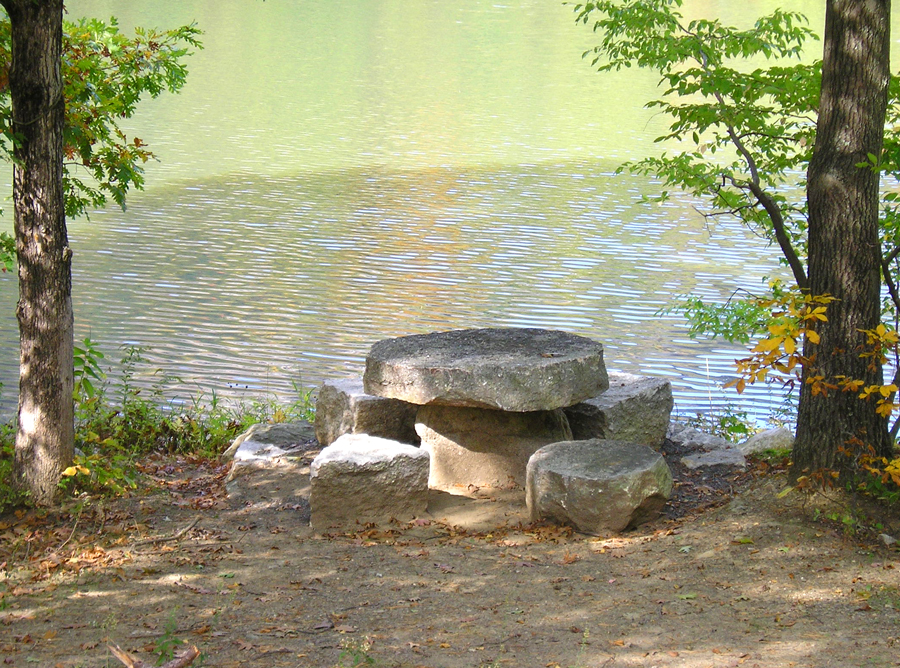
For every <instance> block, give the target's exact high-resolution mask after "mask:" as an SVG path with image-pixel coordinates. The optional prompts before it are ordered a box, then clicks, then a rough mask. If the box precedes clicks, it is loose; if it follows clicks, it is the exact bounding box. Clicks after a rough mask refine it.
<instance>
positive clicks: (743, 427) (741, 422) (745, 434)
mask: <svg viewBox="0 0 900 668" xmlns="http://www.w3.org/2000/svg"><path fill="white" fill-rule="evenodd" d="M686 422H687V424H688V425H689V426H691V427H693V428H694V429H697V430H699V431H702V432H704V433H707V434H713V435H715V436H719V437H721V438H724V439H725V440H726V441H730V442H732V443H740V442H741V441H745V440H747V439H748V438H749V437H751V436H753V434H755V433H756V427H755V423H754V421H753V420H751V418H750V416H749V415H748V414H747V413H746V412H745V411H739V410H737V409H735V408H734V407H733V406H725V407H724V408H721V409H717V410H710V411H708V412H703V413H697V414H696V415H695V416H694V417H691V418H688V419H687V420H686Z"/></svg>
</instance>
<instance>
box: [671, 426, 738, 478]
mask: <svg viewBox="0 0 900 668" xmlns="http://www.w3.org/2000/svg"><path fill="white" fill-rule="evenodd" d="M666 437H667V438H668V439H669V440H670V441H672V442H673V443H675V445H677V446H679V447H680V448H682V449H688V450H693V451H694V452H693V454H690V455H686V456H684V457H682V458H681V463H682V464H684V465H685V466H686V467H687V468H689V469H697V468H700V467H702V466H719V465H722V464H724V465H726V466H739V467H741V468H743V467H744V466H746V465H747V458H746V457H745V456H744V453H743V452H741V449H740V448H738V447H737V446H736V445H735V444H734V443H730V442H729V441H726V440H725V439H724V438H722V437H721V436H715V435H714V434H707V433H705V432H702V431H700V430H698V429H694V428H693V427H688V426H687V425H683V424H679V423H677V422H673V423H672V424H671V425H669V432H668V434H667V435H666Z"/></svg>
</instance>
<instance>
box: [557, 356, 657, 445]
mask: <svg viewBox="0 0 900 668" xmlns="http://www.w3.org/2000/svg"><path fill="white" fill-rule="evenodd" d="M673 405H674V401H673V399H672V384H671V383H670V382H669V381H668V380H666V379H665V378H655V377H653V376H636V375H634V374H630V373H619V372H615V371H613V372H610V374H609V389H607V390H605V391H604V392H602V393H601V394H598V395H597V396H596V397H593V398H591V399H587V400H585V401H582V402H580V403H577V404H575V405H574V406H568V407H566V408H565V409H564V410H565V412H566V417H567V418H568V419H569V426H570V427H571V428H572V437H573V438H574V439H575V440H577V441H586V440H589V439H592V438H603V439H607V440H611V441H628V442H629V443H640V444H641V445H648V446H650V447H651V448H653V449H654V450H659V449H660V448H661V447H662V444H663V441H665V439H666V430H667V429H668V427H669V421H670V419H671V416H672V407H673Z"/></svg>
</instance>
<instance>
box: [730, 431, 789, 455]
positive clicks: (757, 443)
mask: <svg viewBox="0 0 900 668" xmlns="http://www.w3.org/2000/svg"><path fill="white" fill-rule="evenodd" d="M793 445H794V435H793V434H792V433H791V431H790V430H789V429H785V428H784V427H779V428H778V429H767V430H766V431H761V432H759V433H758V434H754V435H753V436H751V437H750V438H748V439H747V440H746V441H744V442H743V443H739V444H738V446H737V447H738V448H740V450H741V452H743V453H744V454H745V455H752V454H756V453H757V452H763V451H765V450H787V449H790V448H791V447H793Z"/></svg>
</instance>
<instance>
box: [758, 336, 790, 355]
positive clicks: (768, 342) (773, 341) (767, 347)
mask: <svg viewBox="0 0 900 668" xmlns="http://www.w3.org/2000/svg"><path fill="white" fill-rule="evenodd" d="M782 341H784V337H781V336H776V337H772V338H769V339H764V340H762V341H760V342H759V343H757V344H756V347H755V348H753V352H755V353H768V352H771V351H773V350H776V349H777V348H778V347H779V346H780V345H781V342H782Z"/></svg>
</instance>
